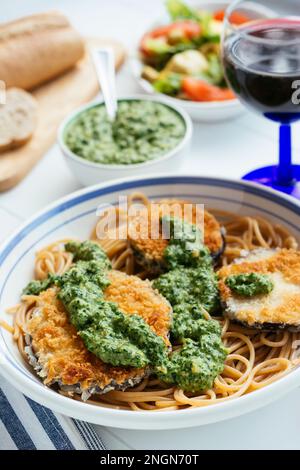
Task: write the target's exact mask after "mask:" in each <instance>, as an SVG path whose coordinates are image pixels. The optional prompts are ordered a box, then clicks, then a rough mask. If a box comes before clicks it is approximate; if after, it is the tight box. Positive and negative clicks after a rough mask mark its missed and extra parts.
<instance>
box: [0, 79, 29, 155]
mask: <svg viewBox="0 0 300 470" xmlns="http://www.w3.org/2000/svg"><path fill="white" fill-rule="evenodd" d="M37 114H38V105H37V101H36V100H35V98H33V96H32V95H31V94H30V93H28V92H27V91H24V90H21V89H20V88H10V89H9V90H7V92H6V103H5V104H1V105H0V152H4V151H5V150H9V149H12V148H15V147H19V146H21V145H24V144H25V143H26V142H27V141H28V140H29V139H30V138H31V136H32V134H33V133H34V130H35V128H36V124H37Z"/></svg>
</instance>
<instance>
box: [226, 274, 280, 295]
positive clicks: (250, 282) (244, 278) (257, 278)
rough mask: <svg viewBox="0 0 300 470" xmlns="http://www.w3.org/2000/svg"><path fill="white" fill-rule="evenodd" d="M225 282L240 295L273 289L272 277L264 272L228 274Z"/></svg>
mask: <svg viewBox="0 0 300 470" xmlns="http://www.w3.org/2000/svg"><path fill="white" fill-rule="evenodd" d="M225 284H226V285H227V286H228V287H229V289H230V290H231V291H232V292H234V293H235V294H238V295H240V296H242V297H253V296H255V295H263V294H269V293H270V292H272V290H273V289H274V283H273V281H272V279H271V278H270V277H269V276H267V275H265V274H258V273H245V274H236V275H232V276H228V277H227V278H226V280H225Z"/></svg>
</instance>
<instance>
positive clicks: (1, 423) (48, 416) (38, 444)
mask: <svg viewBox="0 0 300 470" xmlns="http://www.w3.org/2000/svg"><path fill="white" fill-rule="evenodd" d="M13 449H14V450H16V449H19V450H21V449H22V450H106V447H105V445H104V443H103V441H102V439H101V437H100V436H99V435H98V434H97V432H96V431H95V429H94V427H93V425H92V424H89V423H86V422H84V421H78V420H75V419H71V418H67V417H66V416H63V415H60V414H57V413H54V412H53V411H51V410H49V409H48V408H45V407H43V406H41V405H39V404H37V403H36V402H34V401H32V400H30V398H27V397H25V396H24V395H22V394H21V393H20V392H18V391H17V390H16V389H15V388H14V387H12V386H11V385H10V384H8V383H7V382H6V381H5V380H4V379H3V378H2V377H0V450H13Z"/></svg>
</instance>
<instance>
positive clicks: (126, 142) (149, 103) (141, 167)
mask: <svg viewBox="0 0 300 470" xmlns="http://www.w3.org/2000/svg"><path fill="white" fill-rule="evenodd" d="M191 136H192V122H191V119H190V117H189V116H188V114H187V113H186V112H185V111H183V110H182V109H180V108H179V107H177V106H175V105H171V104H169V103H166V102H165V101H164V100H163V99H160V98H157V97H149V96H143V95H134V96H129V97H122V98H119V99H118V112H117V116H116V118H115V121H114V122H110V121H109V119H108V117H107V114H106V110H105V105H104V102H103V101H100V102H93V103H89V104H87V105H85V106H82V107H81V108H80V109H78V110H77V111H75V112H74V113H72V114H71V116H68V117H67V118H66V119H65V120H64V121H63V123H62V124H61V126H60V129H59V132H58V142H59V145H60V148H61V150H62V153H63V155H64V156H65V159H66V162H67V164H68V165H69V167H70V169H71V170H72V172H73V173H74V175H75V177H76V178H77V180H78V181H79V182H80V183H82V184H83V185H84V186H89V185H92V184H97V183H100V182H102V181H107V180H110V179H114V178H121V177H129V176H135V175H145V174H146V173H148V172H154V171H157V172H158V171H159V172H165V171H169V170H170V168H171V165H172V166H173V165H176V167H177V168H178V167H179V166H180V163H181V162H182V160H183V157H184V155H185V154H186V153H187V151H188V148H189V144H190V141H191ZM171 160H172V163H171Z"/></svg>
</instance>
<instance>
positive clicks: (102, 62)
mask: <svg viewBox="0 0 300 470" xmlns="http://www.w3.org/2000/svg"><path fill="white" fill-rule="evenodd" d="M92 57H93V61H94V65H95V69H96V73H97V77H98V81H99V85H100V88H101V91H102V94H103V98H104V103H105V106H106V111H107V114H108V116H109V119H110V120H111V121H113V120H114V119H115V117H116V112H117V97H116V81H115V60H114V52H113V50H112V49H110V48H108V47H107V48H101V49H93V50H92Z"/></svg>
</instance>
